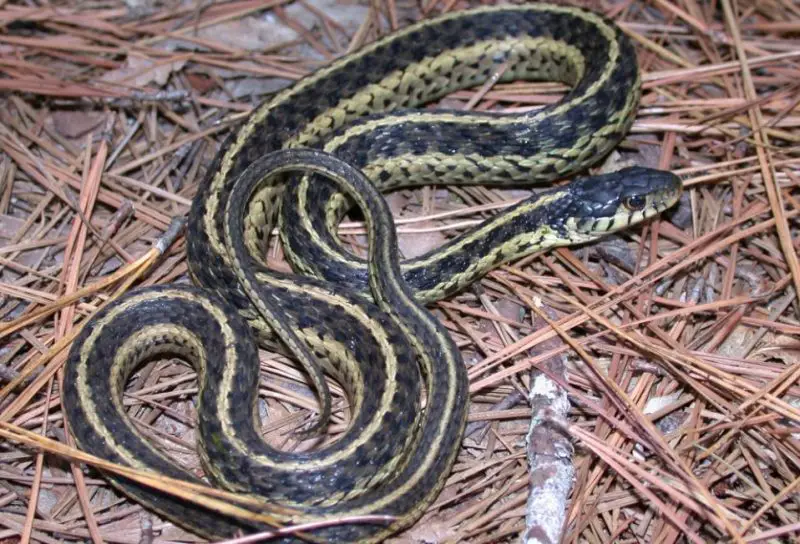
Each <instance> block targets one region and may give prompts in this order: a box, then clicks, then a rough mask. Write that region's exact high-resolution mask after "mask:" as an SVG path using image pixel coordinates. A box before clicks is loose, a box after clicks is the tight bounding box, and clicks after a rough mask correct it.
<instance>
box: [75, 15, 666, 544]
mask: <svg viewBox="0 0 800 544" xmlns="http://www.w3.org/2000/svg"><path fill="white" fill-rule="evenodd" d="M496 74H499V81H501V82H503V81H513V80H548V81H558V82H562V83H565V84H567V85H569V86H570V90H569V92H568V93H567V94H566V95H565V96H564V98H563V99H562V100H561V101H560V102H558V103H556V104H552V105H549V106H547V107H544V108H542V109H538V110H535V111H531V112H524V113H514V114H510V113H505V114H504V113H496V112H467V111H452V110H442V109H431V108H423V107H422V106H423V105H424V104H425V103H428V102H431V101H435V100H437V99H438V98H441V97H443V96H445V95H447V94H448V93H451V92H453V91H455V90H458V89H464V88H470V87H475V86H478V85H480V84H482V83H483V82H485V81H486V80H487V79H488V78H490V77H493V76H494V75H496ZM638 98H639V75H638V69H637V63H636V57H635V52H634V50H633V47H632V45H631V43H630V41H629V40H628V39H627V38H626V36H625V35H624V34H623V33H622V32H621V31H620V29H619V28H618V27H617V26H615V25H614V24H613V23H611V22H610V21H608V20H606V19H605V18H603V17H601V16H599V15H597V14H595V13H592V12H589V11H584V10H581V9H577V8H572V7H564V6H554V5H549V4H538V3H537V4H525V5H519V6H517V5H504V6H497V7H484V8H478V9H473V10H468V11H461V12H453V13H448V14H445V15H442V16H440V17H437V18H434V19H430V20H424V21H421V22H418V23H416V24H413V25H410V26H408V27H406V28H404V29H402V30H400V31H398V32H395V33H393V34H391V35H388V36H386V37H384V38H381V39H379V40H377V41H376V42H374V43H372V44H369V45H367V46H365V47H364V48H362V49H361V50H359V51H357V52H355V53H351V54H348V55H345V56H343V57H342V58H339V59H337V60H336V61H334V62H332V63H330V64H329V65H328V66H326V67H324V68H321V69H319V70H318V71H316V72H314V73H313V74H311V75H309V76H308V77H306V78H304V79H302V80H301V81H299V82H297V83H296V84H295V85H293V86H292V87H290V88H288V89H286V90H284V91H282V92H280V93H278V94H277V95H276V96H274V97H272V98H271V99H270V100H268V101H267V102H266V103H264V104H262V105H261V106H259V107H258V108H256V109H255V110H254V112H253V113H252V114H251V116H250V117H249V118H248V120H247V121H246V122H245V123H244V124H243V125H242V126H240V127H239V128H238V129H237V130H236V131H235V132H234V133H233V134H232V135H231V136H230V137H229V138H228V139H227V141H226V142H225V143H224V144H223V146H222V149H221V150H220V151H219V153H218V154H217V156H216V158H215V159H214V161H213V163H212V164H211V166H210V167H209V169H208V175H207V177H206V179H205V180H204V181H203V182H202V183H201V185H200V187H199V189H198V192H197V195H196V196H195V199H194V201H193V206H192V209H191V212H190V215H189V222H188V234H187V255H188V263H189V269H190V273H191V276H192V279H193V280H194V282H195V283H196V284H197V286H198V287H193V286H189V285H184V284H174V285H166V286H159V287H153V288H147V289H139V290H134V291H133V292H131V293H129V294H127V295H126V296H124V297H122V298H121V299H120V300H117V301H115V302H113V303H112V304H110V305H109V306H108V307H106V308H104V309H103V310H102V311H100V312H99V313H98V314H97V315H95V316H94V317H93V318H92V320H91V321H90V322H89V324H88V325H87V326H86V327H85V328H84V329H83V331H82V332H81V335H80V337H79V338H78V339H77V340H76V342H75V343H74V345H73V348H72V351H71V353H70V357H69V360H68V363H67V368H66V377H65V389H64V395H63V401H64V406H65V410H66V413H67V416H68V419H69V422H70V425H71V429H72V433H73V434H74V436H75V438H76V440H77V443H78V444H79V445H80V447H81V448H83V449H84V450H86V451H88V452H91V453H94V454H96V455H98V456H100V457H103V458H105V459H109V460H112V461H115V462H118V463H120V464H123V465H127V466H132V467H136V468H141V469H145V470H152V471H155V472H157V473H160V474H165V475H168V476H171V477H174V478H179V479H182V480H186V481H190V482H202V481H203V480H201V479H199V478H198V477H197V476H196V475H194V474H191V473H189V472H187V471H185V470H184V469H182V468H181V467H180V466H178V464H176V463H175V462H174V461H172V460H170V458H169V456H167V455H166V454H165V453H164V452H162V451H161V450H160V449H159V448H158V447H156V446H155V445H153V444H152V443H151V442H150V441H149V440H148V438H147V436H146V435H145V433H143V432H142V431H141V430H140V428H139V427H137V426H136V424H135V423H133V422H132V420H131V419H130V417H129V416H128V413H127V410H126V408H125V407H124V405H123V402H122V397H123V393H124V389H125V384H126V382H127V380H128V379H129V377H130V376H131V375H132V373H133V372H134V371H135V370H136V369H137V368H138V367H139V366H140V365H141V364H143V363H144V362H146V361H149V360H153V359H155V358H158V357H162V356H164V355H177V356H180V357H182V358H184V359H185V360H187V361H188V362H189V363H190V364H192V365H193V367H194V368H195V369H196V371H197V373H198V382H199V384H200V392H199V394H198V397H197V412H198V421H197V430H198V435H199V438H198V442H199V446H200V447H199V450H200V456H201V459H202V461H203V467H204V469H205V473H206V476H207V477H208V479H209V480H211V481H212V482H214V483H215V484H217V485H220V486H221V487H224V488H226V489H229V490H233V491H236V492H241V493H243V494H246V495H247V496H251V497H263V504H264V506H263V510H264V511H266V512H271V505H281V506H282V507H284V509H283V510H280V512H279V513H276V514H275V515H276V517H277V519H278V521H279V522H280V523H281V524H293V523H301V522H302V523H307V522H315V521H319V522H328V521H332V520H337V519H340V518H343V517H352V516H365V515H373V514H375V515H386V516H391V521H390V522H389V523H377V522H374V521H372V522H368V523H365V522H362V523H344V524H333V525H330V526H326V527H323V528H320V529H319V530H316V531H314V532H313V533H311V535H310V536H312V537H313V538H315V539H321V540H324V541H331V542H356V541H365V542H367V541H370V542H371V541H380V540H382V539H383V538H385V537H386V536H388V535H391V534H393V533H395V532H396V531H398V530H400V529H402V528H405V527H408V526H410V525H411V524H413V523H414V522H415V521H416V520H417V519H419V517H420V516H421V515H422V513H423V512H424V511H425V509H426V508H427V507H428V506H429V505H430V504H431V503H432V501H433V500H434V499H435V497H436V496H437V495H438V493H439V491H440V490H441V488H442V486H443V485H444V482H445V480H446V478H447V477H448V475H449V473H450V471H451V468H452V466H453V463H454V461H455V458H456V455H457V453H458V450H459V444H460V441H461V435H462V432H463V428H464V422H465V420H466V414H467V397H468V394H467V379H466V373H465V369H464V365H463V362H462V360H461V357H460V354H459V352H458V350H457V349H456V347H455V345H454V343H453V341H452V339H451V338H450V335H449V334H448V332H447V330H446V329H445V328H444V327H443V325H442V324H441V323H439V322H438V321H437V320H436V319H435V318H434V316H433V315H432V314H431V313H430V312H429V311H427V310H426V309H425V307H424V304H425V303H428V302H431V301H435V300H439V299H441V298H443V297H446V296H448V295H450V294H452V293H454V292H457V291H459V290H461V289H463V288H464V287H465V286H466V285H469V284H470V283H472V282H474V281H476V280H477V279H479V278H480V277H481V276H482V275H484V274H485V273H486V272H487V271H488V270H490V269H492V268H494V267H496V266H498V265H500V264H501V263H504V262H507V261H509V260H511V259H515V258H518V257H520V256H523V255H527V254H530V253H532V252H534V251H541V250H544V249H548V248H551V247H555V246H563V245H570V244H576V243H584V242H588V241H591V240H593V239H596V238H597V237H599V236H602V235H604V234H606V233H608V232H612V231H615V230H619V229H622V228H627V227H628V226H630V225H633V224H635V223H638V222H640V221H642V220H644V219H646V218H648V217H651V216H653V215H655V214H657V213H659V212H660V211H662V210H664V209H666V208H668V207H669V206H671V205H672V204H674V203H675V202H676V201H677V198H678V196H679V194H680V191H681V185H680V181H679V180H678V179H677V178H676V177H675V176H674V175H672V174H670V173H668V172H661V171H657V170H650V169H645V168H631V169H626V170H623V171H620V172H616V173H613V174H606V175H603V176H595V177H590V178H585V179H579V180H575V181H573V182H571V183H569V184H566V185H560V186H557V187H554V188H551V189H548V190H543V191H539V192H536V194H535V195H534V196H532V197H530V198H529V199H527V200H524V201H522V202H520V203H519V204H516V205H514V206H511V207H510V208H508V209H506V210H504V211H502V212H501V213H498V214H497V215H495V216H493V217H492V218H490V219H489V220H487V221H486V222H484V223H483V224H481V225H479V226H477V227H475V228H474V229H472V230H469V231H467V232H464V233H462V234H460V235H458V236H456V237H454V238H453V239H451V240H449V241H448V242H447V243H446V244H445V245H443V246H442V247H441V248H438V249H437V250H435V251H432V252H430V253H428V254H426V255H423V256H422V257H419V258H416V259H411V260H406V261H402V262H401V261H400V260H399V258H398V255H397V245H396V236H395V231H394V225H393V221H392V218H391V214H390V212H389V210H388V207H387V205H386V203H385V201H384V200H383V198H382V197H381V192H384V191H387V190H393V189H397V188H400V187H411V186H418V185H424V184H438V185H448V184H486V185H501V186H503V185H505V186H515V185H520V184H531V183H544V182H550V181H554V180H557V179H559V178H563V177H565V176H569V175H571V174H573V173H575V172H577V171H579V170H582V169H585V168H586V167H588V166H589V165H591V164H592V163H593V162H595V161H597V160H599V159H600V158H602V157H603V156H604V155H606V154H607V153H608V151H609V150H611V149H612V148H613V147H614V146H615V145H616V144H617V143H618V142H619V140H620V139H621V138H622V137H623V136H624V135H625V133H626V132H627V130H628V129H629V127H630V125H631V123H632V120H633V118H634V115H635V110H636V106H637V102H638ZM352 206H355V207H356V208H358V209H360V211H361V213H362V214H363V216H364V219H365V222H366V224H367V227H368V233H369V236H368V238H369V248H370V249H369V255H368V257H367V258H366V259H361V258H357V257H355V256H353V255H352V254H351V253H350V252H349V251H348V250H347V249H346V248H345V247H344V246H343V245H342V243H341V241H340V240H339V239H338V237H337V235H336V226H337V224H338V222H339V221H340V220H341V218H342V217H343V215H344V214H345V213H346V212H347V210H348V209H350V207H352ZM275 224H277V225H278V226H279V228H280V233H281V235H280V237H281V241H282V244H283V248H284V251H285V254H286V255H287V257H288V258H289V260H290V261H291V263H292V265H293V267H294V268H295V270H296V271H297V272H298V274H284V273H279V272H276V271H274V270H270V269H268V268H267V267H266V266H265V264H264V262H263V259H262V258H261V255H263V254H264V253H263V252H264V247H265V243H266V240H267V239H268V233H269V232H270V231H271V229H272V227H273V225H275ZM275 337H277V338H278V339H279V340H280V343H281V345H282V346H283V348H284V349H286V350H287V351H288V352H290V353H291V354H292V355H293V357H294V358H295V359H296V360H297V362H298V363H299V364H300V365H301V366H302V367H303V369H304V370H305V373H306V374H307V375H308V378H309V380H310V382H311V384H312V385H313V386H314V388H315V389H316V392H317V394H318V397H319V401H320V415H319V418H318V420H317V421H316V423H315V424H314V425H313V427H312V428H311V430H312V431H319V430H321V429H323V428H324V427H325V425H326V424H327V422H328V419H329V417H330V413H331V400H330V393H329V390H328V385H327V382H326V377H325V371H327V373H328V374H329V375H330V376H331V377H333V378H334V379H335V380H337V381H338V383H339V384H341V386H342V387H343V389H344V390H345V392H346V393H347V398H348V402H349V408H350V413H351V417H350V421H349V424H348V425H347V428H346V430H344V431H343V432H342V433H341V434H340V435H339V436H338V437H337V439H336V440H334V441H332V442H331V443H330V444H328V445H326V446H324V447H322V448H319V449H316V450H312V451H309V452H303V453H297V452H285V451H280V450H276V449H274V448H272V447H271V446H269V445H267V444H266V443H264V441H263V440H261V436H260V432H259V428H260V423H259V418H258V416H257V415H256V411H255V405H256V400H257V395H258V372H259V361H258V351H257V340H258V341H260V342H262V343H263V342H264V341H268V340H269V339H274V338H275ZM323 367H324V371H323ZM109 399H110V400H109ZM423 399H424V402H423ZM108 477H109V479H110V480H111V481H112V483H114V485H115V486H117V487H118V488H119V489H121V490H122V491H123V492H124V493H126V494H127V495H129V496H131V497H132V498H133V499H135V500H136V501H138V502H140V503H142V504H143V505H145V506H146V507H148V508H150V509H151V510H153V511H155V512H157V513H159V514H161V515H162V516H164V517H166V518H168V519H170V520H172V521H173V522H175V523H177V524H179V525H181V526H183V527H185V528H187V529H189V530H191V531H193V532H195V533H197V534H199V535H202V536H205V537H208V538H220V537H229V536H232V535H235V534H239V533H250V532H254V531H259V530H269V529H270V528H271V527H270V526H269V525H265V524H260V523H256V522H252V521H246V520H243V519H238V518H235V517H232V516H228V515H223V514H219V513H217V512H212V511H210V510H206V509H204V508H202V507H199V506H196V505H194V504H192V503H190V502H187V501H184V500H181V499H179V498H177V497H174V496H172V495H168V494H163V493H158V492H155V491H153V490H151V489H149V488H147V487H145V486H142V485H139V484H136V483H134V482H132V481H130V480H126V479H124V478H122V477H119V476H113V475H108ZM255 510H260V509H259V508H256V509H255ZM306 536H308V535H306ZM294 537H297V535H294ZM292 538H293V537H289V536H287V537H286V539H287V540H292Z"/></svg>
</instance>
